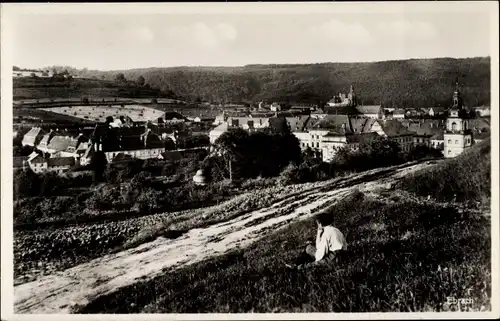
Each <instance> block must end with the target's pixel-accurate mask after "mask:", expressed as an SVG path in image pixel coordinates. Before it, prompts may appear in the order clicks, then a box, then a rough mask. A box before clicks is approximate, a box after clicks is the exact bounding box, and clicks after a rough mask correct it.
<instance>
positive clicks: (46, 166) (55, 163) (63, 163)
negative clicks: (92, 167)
mask: <svg viewBox="0 0 500 321" xmlns="http://www.w3.org/2000/svg"><path fill="white" fill-rule="evenodd" d="M28 163H29V166H30V168H31V170H32V171H33V172H35V173H43V172H56V173H63V172H65V171H68V170H69V169H70V168H71V167H73V166H75V164H76V160H75V158H74V157H54V158H52V157H51V158H45V157H43V156H42V155H38V154H37V155H35V156H33V157H30V158H28Z"/></svg>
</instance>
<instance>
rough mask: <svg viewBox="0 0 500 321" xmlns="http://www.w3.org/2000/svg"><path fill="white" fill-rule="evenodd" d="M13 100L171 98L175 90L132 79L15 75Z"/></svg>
mask: <svg viewBox="0 0 500 321" xmlns="http://www.w3.org/2000/svg"><path fill="white" fill-rule="evenodd" d="M13 87H14V88H13V96H14V100H22V99H45V98H67V99H71V98H83V97H87V98H89V99H92V98H104V97H123V98H157V97H172V96H173V93H166V92H162V91H161V90H159V89H153V88H151V87H150V86H149V85H145V86H139V85H138V84H135V83H133V82H129V83H118V82H115V81H111V80H103V79H88V78H73V79H57V78H32V77H25V78H14V84H13Z"/></svg>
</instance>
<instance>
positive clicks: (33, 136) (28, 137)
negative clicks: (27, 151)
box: [23, 127, 46, 145]
mask: <svg viewBox="0 0 500 321" xmlns="http://www.w3.org/2000/svg"><path fill="white" fill-rule="evenodd" d="M45 134H46V132H45V131H44V130H43V129H41V128H40V127H33V128H31V129H30V130H29V131H28V132H27V133H26V134H25V135H24V137H23V144H25V145H26V144H29V145H35V144H37V143H38V140H40V139H41V138H42V136H43V135H45Z"/></svg>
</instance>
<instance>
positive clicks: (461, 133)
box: [443, 79, 472, 158]
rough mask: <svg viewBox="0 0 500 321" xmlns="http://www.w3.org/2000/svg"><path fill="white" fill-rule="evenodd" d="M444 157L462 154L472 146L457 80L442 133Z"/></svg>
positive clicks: (470, 132) (470, 133)
mask: <svg viewBox="0 0 500 321" xmlns="http://www.w3.org/2000/svg"><path fill="white" fill-rule="evenodd" d="M443 136H444V157H446V158H451V157H455V156H458V155H460V154H462V153H463V152H464V151H465V150H466V149H468V148H470V147H471V146H472V131H471V130H470V129H469V124H468V121H467V118H466V117H465V116H464V112H463V101H462V97H461V96H460V90H459V88H458V79H457V82H456V87H455V92H454V93H453V105H452V107H451V108H450V110H449V113H448V118H447V119H446V129H445V131H444V135H443Z"/></svg>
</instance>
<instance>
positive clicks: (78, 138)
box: [14, 123, 189, 173]
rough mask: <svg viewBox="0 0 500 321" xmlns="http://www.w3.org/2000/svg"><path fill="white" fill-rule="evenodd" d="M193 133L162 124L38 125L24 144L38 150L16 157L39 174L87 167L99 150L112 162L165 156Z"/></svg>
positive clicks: (22, 165)
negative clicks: (55, 127) (56, 127)
mask: <svg viewBox="0 0 500 321" xmlns="http://www.w3.org/2000/svg"><path fill="white" fill-rule="evenodd" d="M186 135H189V133H187V132H179V131H178V130H174V129H172V128H164V127H161V126H154V125H152V124H149V125H148V126H134V127H113V126H111V124H110V123H105V124H97V125H96V126H95V127H93V128H84V129H79V131H78V132H75V131H72V132H70V131H66V130H61V131H58V130H50V131H48V132H46V131H44V130H43V129H42V128H39V127H34V128H31V129H30V131H28V132H27V133H26V134H25V135H24V136H23V139H22V145H23V146H31V147H33V148H34V149H35V152H34V153H32V154H31V155H30V156H29V157H26V158H18V159H15V160H14V163H15V164H14V167H15V169H23V168H24V169H26V168H27V167H29V168H31V169H32V170H33V171H34V172H36V173H41V172H50V171H53V172H57V173H62V172H65V171H67V170H69V169H70V168H72V167H75V166H87V165H89V164H90V163H91V160H92V157H93V155H95V153H96V152H98V151H99V152H103V154H104V155H105V157H106V160H107V161H108V162H110V163H111V162H114V161H115V160H123V159H125V158H127V157H129V158H137V159H150V158H159V159H163V158H165V157H167V156H165V155H164V154H165V152H166V151H167V149H171V148H175V145H176V144H177V141H178V139H179V138H180V137H182V136H186Z"/></svg>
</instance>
